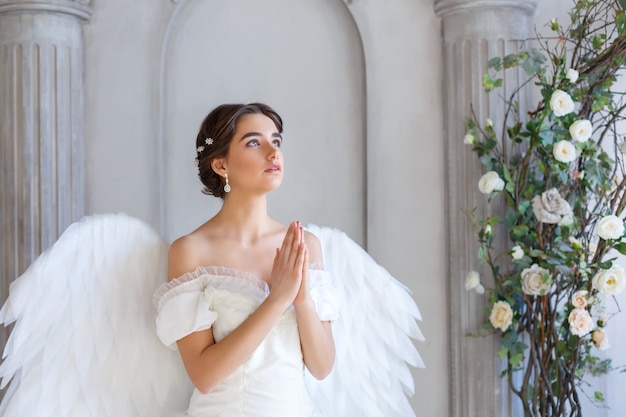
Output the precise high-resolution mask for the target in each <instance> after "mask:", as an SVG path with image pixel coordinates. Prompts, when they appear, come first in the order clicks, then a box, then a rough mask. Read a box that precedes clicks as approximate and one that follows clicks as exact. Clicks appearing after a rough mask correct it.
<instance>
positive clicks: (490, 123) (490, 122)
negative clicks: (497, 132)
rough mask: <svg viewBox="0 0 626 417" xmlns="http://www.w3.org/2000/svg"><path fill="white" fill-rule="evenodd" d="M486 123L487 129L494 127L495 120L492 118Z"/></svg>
mask: <svg viewBox="0 0 626 417" xmlns="http://www.w3.org/2000/svg"><path fill="white" fill-rule="evenodd" d="M485 123H486V124H487V127H493V120H491V119H490V118H487V120H486V121H485Z"/></svg>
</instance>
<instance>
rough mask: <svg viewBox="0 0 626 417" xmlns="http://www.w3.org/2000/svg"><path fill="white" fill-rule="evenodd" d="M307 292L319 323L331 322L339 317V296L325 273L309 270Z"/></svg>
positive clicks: (337, 289) (328, 275)
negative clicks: (313, 304)
mask: <svg viewBox="0 0 626 417" xmlns="http://www.w3.org/2000/svg"><path fill="white" fill-rule="evenodd" d="M309 292H310V294H311V298H312V299H313V303H315V310H316V311H317V316H318V317H319V319H320V320H321V321H333V320H336V319H337V318H338V317H339V305H340V299H341V294H340V291H339V288H338V287H336V286H335V285H334V283H333V280H332V278H331V276H330V274H329V273H328V272H327V271H324V270H321V269H310V270H309Z"/></svg>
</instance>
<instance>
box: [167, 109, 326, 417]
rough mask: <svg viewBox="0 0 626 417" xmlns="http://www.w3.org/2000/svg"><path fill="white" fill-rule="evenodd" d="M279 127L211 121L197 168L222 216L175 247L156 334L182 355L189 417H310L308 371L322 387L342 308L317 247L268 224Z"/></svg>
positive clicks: (272, 116) (276, 122) (271, 122)
mask: <svg viewBox="0 0 626 417" xmlns="http://www.w3.org/2000/svg"><path fill="white" fill-rule="evenodd" d="M282 128H283V126H282V120H281V118H280V116H279V115H278V114H277V113H276V112H275V111H274V110H272V109H271V108H270V107H269V106H267V105H265V104H260V103H253V104H247V105H244V104H227V105H222V106H219V107H217V108H216V109H214V110H213V111H212V112H211V113H210V114H209V115H208V116H207V117H206V119H205V120H204V122H203V123H202V126H201V127H200V131H199V133H198V137H197V140H196V147H197V148H196V152H197V159H196V165H197V167H198V170H199V177H200V180H201V181H202V183H203V184H204V187H205V188H204V192H205V193H206V194H210V195H213V196H216V197H219V198H222V199H223V200H224V201H223V205H222V208H221V209H220V211H219V212H218V213H217V214H216V215H215V216H214V217H212V218H211V219H209V220H208V221H206V222H205V223H203V224H202V225H200V226H199V227H198V228H197V229H196V230H194V231H193V232H191V233H189V234H188V235H185V236H183V237H181V238H179V239H177V240H176V241H174V242H173V243H172V245H171V246H170V249H169V256H168V276H169V282H168V283H166V284H164V285H163V286H162V287H161V288H160V289H159V291H157V296H156V298H157V299H158V300H159V301H158V305H159V314H158V317H157V332H158V334H159V337H160V338H161V340H162V341H163V342H164V343H165V344H168V345H173V344H174V343H175V344H176V346H177V348H178V350H179V351H180V355H181V357H182V360H183V363H184V365H185V368H186V370H187V373H188V375H189V377H190V379H191V381H192V382H193V384H194V386H195V388H196V389H195V391H194V393H193V395H192V398H191V401H190V404H189V408H188V410H187V414H188V415H190V416H192V417H205V416H206V417H209V416H211V417H220V416H224V417H237V416H242V417H243V416H245V417H262V416H268V417H269V416H272V417H281V416H284V417H296V416H298V417H300V416H312V415H313V413H314V412H313V408H312V406H311V404H310V402H309V399H308V395H307V392H306V389H305V386H304V367H306V368H307V369H308V371H309V372H310V373H311V374H312V375H313V376H314V377H315V378H318V379H323V378H324V377H326V376H327V375H328V374H329V373H330V371H331V369H332V367H333V362H334V359H335V346H334V342H333V336H332V331H331V321H332V320H334V319H335V318H336V316H337V311H336V308H329V306H330V305H331V304H329V303H327V302H325V300H326V299H328V298H333V297H334V295H333V294H332V293H330V292H332V288H333V287H332V286H331V285H328V284H329V282H330V277H329V276H328V275H327V273H326V272H325V271H324V270H323V259H322V251H321V247H320V243H319V241H318V240H317V238H316V237H315V236H314V235H313V234H311V233H309V232H307V231H305V230H304V229H303V228H302V226H301V225H300V222H297V221H295V222H292V223H291V224H290V225H288V226H286V225H283V224H281V223H279V222H277V221H276V220H273V219H271V218H270V217H269V216H268V214H267V193H268V192H270V191H272V190H275V189H276V188H278V187H279V186H280V184H281V181H282V178H283V155H282V152H281V150H280V147H281V143H282V136H281V133H282Z"/></svg>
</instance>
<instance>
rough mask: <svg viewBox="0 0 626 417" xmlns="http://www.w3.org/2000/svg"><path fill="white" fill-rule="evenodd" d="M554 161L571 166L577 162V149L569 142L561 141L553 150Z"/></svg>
mask: <svg viewBox="0 0 626 417" xmlns="http://www.w3.org/2000/svg"><path fill="white" fill-rule="evenodd" d="M552 154H553V155H554V159H556V160H557V161H559V162H564V163H566V164H569V163H570V162H572V161H575V160H576V148H575V147H574V145H572V144H571V143H570V142H569V141H567V140H560V141H558V142H557V143H555V144H554V147H553V148H552Z"/></svg>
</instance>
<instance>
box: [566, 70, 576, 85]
mask: <svg viewBox="0 0 626 417" xmlns="http://www.w3.org/2000/svg"><path fill="white" fill-rule="evenodd" d="M565 78H567V79H568V80H569V82H570V83H572V84H574V83H575V82H576V81H578V71H576V70H575V69H574V68H570V69H568V70H567V72H566V73H565Z"/></svg>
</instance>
